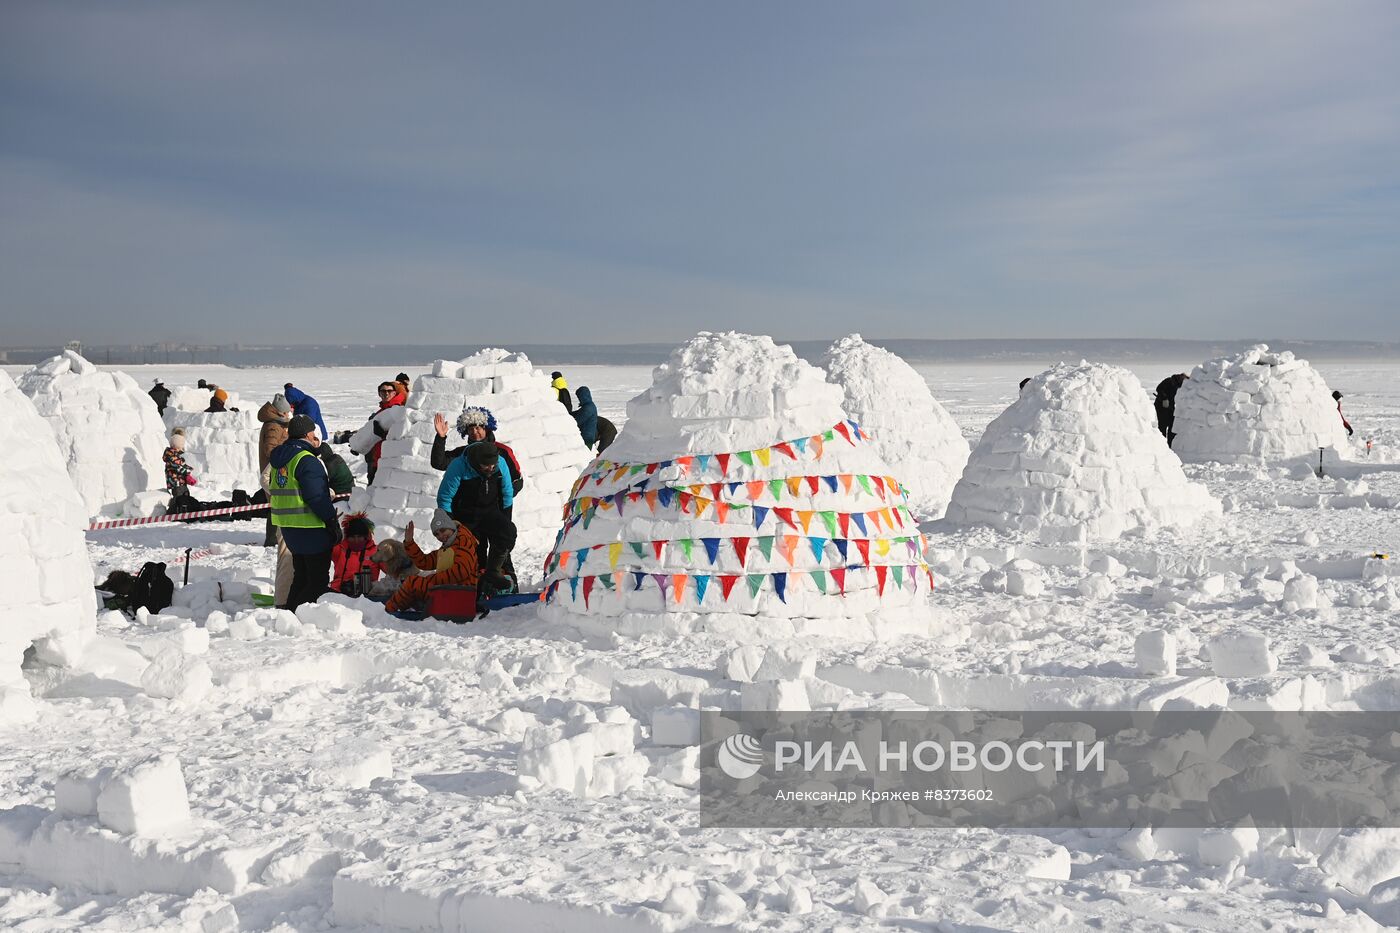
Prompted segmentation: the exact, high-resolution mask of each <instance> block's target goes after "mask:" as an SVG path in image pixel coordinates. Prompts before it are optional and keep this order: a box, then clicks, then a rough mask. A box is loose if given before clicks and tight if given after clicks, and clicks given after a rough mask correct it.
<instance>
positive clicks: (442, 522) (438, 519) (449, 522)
mask: <svg viewBox="0 0 1400 933" xmlns="http://www.w3.org/2000/svg"><path fill="white" fill-rule="evenodd" d="M428 527H429V528H431V529H432V531H433V534H437V533H438V532H439V531H456V530H457V522H456V520H455V519H453V518H452V516H451V515H448V514H447V513H446V512H444V511H443V510H442V509H433V520H432V521H431V522H430V523H429V524H428Z"/></svg>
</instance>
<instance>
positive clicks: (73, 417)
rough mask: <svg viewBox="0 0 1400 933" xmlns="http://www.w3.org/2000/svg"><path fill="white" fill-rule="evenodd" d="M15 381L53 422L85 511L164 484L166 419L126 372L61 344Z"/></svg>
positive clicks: (118, 503)
mask: <svg viewBox="0 0 1400 933" xmlns="http://www.w3.org/2000/svg"><path fill="white" fill-rule="evenodd" d="M19 388H20V391H22V392H23V393H24V394H25V395H27V396H29V398H30V399H31V400H32V401H33V402H34V407H35V408H36V409H38V411H39V414H40V415H42V416H43V417H44V418H45V420H47V421H48V423H49V426H50V427H51V428H52V429H53V434H54V436H55V437H57V439H58V449H59V453H60V454H61V455H62V458H63V461H64V462H65V464H66V465H67V468H68V475H69V476H70V477H72V480H73V485H74V486H76V487H77V489H78V495H79V496H81V497H82V499H83V502H84V503H85V504H86V507H87V512H88V514H89V515H97V514H99V513H101V512H103V511H104V510H106V511H109V512H115V511H117V510H118V509H119V507H120V506H121V505H122V503H124V502H126V500H127V499H129V498H130V497H131V496H132V495H133V494H134V493H139V492H145V491H147V490H151V489H160V488H162V487H163V486H164V483H165V480H164V476H163V473H162V467H161V453H162V452H163V451H164V450H165V443H166V442H165V426H164V425H163V424H161V420H160V416H159V415H158V414H157V413H156V405H155V402H153V401H152V400H151V397H150V396H149V395H147V394H146V392H145V391H144V390H142V389H141V387H140V386H138V385H137V384H136V381H135V380H134V379H132V378H131V377H130V376H128V375H127V374H126V373H122V372H101V371H99V370H98V368H97V367H96V366H94V365H93V364H91V363H89V362H88V361H87V360H85V359H83V358H82V357H81V356H79V355H78V354H77V353H74V352H73V351H72V350H65V351H64V352H63V353H62V354H61V355H59V356H55V357H52V358H51V359H48V360H45V361H44V362H43V363H40V364H39V365H38V366H35V367H34V368H33V369H31V370H29V372H27V373H25V374H24V375H23V376H21V377H20V380H19Z"/></svg>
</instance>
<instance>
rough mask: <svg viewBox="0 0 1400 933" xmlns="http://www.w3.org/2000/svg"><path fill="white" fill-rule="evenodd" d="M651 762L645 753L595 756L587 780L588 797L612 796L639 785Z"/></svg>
mask: <svg viewBox="0 0 1400 933" xmlns="http://www.w3.org/2000/svg"><path fill="white" fill-rule="evenodd" d="M650 767H651V762H649V761H648V760H647V757H646V756H645V755H636V754H626V755H612V756H608V757H603V758H595V759H594V761H593V776H592V778H590V779H589V782H588V796H589V797H612V796H614V795H615V794H621V793H623V792H624V791H629V790H632V789H633V788H635V787H639V786H641V784H642V781H643V780H645V779H646V776H647V770H648V769H649V768H650Z"/></svg>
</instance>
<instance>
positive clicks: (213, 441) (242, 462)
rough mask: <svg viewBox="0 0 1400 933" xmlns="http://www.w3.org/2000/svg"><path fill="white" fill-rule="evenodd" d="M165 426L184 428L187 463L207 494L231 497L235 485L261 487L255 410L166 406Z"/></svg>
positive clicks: (199, 493) (257, 424)
mask: <svg viewBox="0 0 1400 933" xmlns="http://www.w3.org/2000/svg"><path fill="white" fill-rule="evenodd" d="M164 417H165V426H166V427H167V428H170V429H171V430H173V429H175V428H181V429H183V430H184V432H185V463H187V464H189V467H190V469H191V470H193V471H194V475H195V478H196V479H197V480H198V481H199V486H198V488H197V489H196V490H195V493H196V494H197V495H200V496H204V497H205V498H228V496H229V494H230V493H232V492H233V490H235V489H249V490H255V489H257V488H258V434H259V432H260V430H261V428H262V425H261V424H259V423H258V416H257V413H256V412H252V411H215V412H205V411H203V410H202V409H201V410H200V411H198V412H191V411H183V410H180V409H177V408H175V407H174V406H173V405H172V406H169V407H167V408H166V409H165V416H164Z"/></svg>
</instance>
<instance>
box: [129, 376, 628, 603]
mask: <svg viewBox="0 0 1400 933" xmlns="http://www.w3.org/2000/svg"><path fill="white" fill-rule="evenodd" d="M551 378H552V380H553V386H554V388H555V389H556V390H557V391H558V398H559V401H560V403H561V404H563V405H564V407H565V408H566V409H567V410H568V411H569V413H570V414H571V415H572V416H573V418H574V420H575V422H576V423H577V424H578V427H579V434H580V437H581V438H582V440H583V442H584V443H585V444H586V445H587V446H589V447H590V448H596V449H597V450H599V451H601V450H604V449H606V448H607V447H608V445H610V444H611V443H612V442H613V440H614V438H615V437H616V436H617V428H616V427H615V426H614V425H613V423H612V422H611V421H609V420H608V419H607V418H604V417H601V416H600V415H599V414H598V408H597V406H596V404H594V402H593V398H592V393H591V392H590V390H589V389H588V387H586V386H580V387H579V388H578V390H577V393H576V397H577V400H576V401H575V396H574V395H571V394H570V392H569V388H568V384H567V382H566V381H565V380H564V377H563V375H562V373H559V372H555V373H553V374H552V376H551ZM200 384H201V387H203V388H208V389H209V390H210V391H211V393H212V394H211V397H210V406H209V408H208V409H206V410H207V411H211V412H217V411H227V410H236V409H229V408H227V403H228V398H229V396H228V393H227V392H226V391H225V390H223V389H221V388H219V387H218V386H215V385H212V384H209V383H206V382H204V381H203V380H201V381H200ZM150 394H151V398H152V399H153V400H154V401H155V403H156V405H157V407H158V408H159V409H160V410H161V411H162V413H163V412H164V409H165V408H166V407H167V406H168V405H169V403H170V397H171V393H170V390H169V389H167V388H166V387H165V386H164V385H162V384H161V383H160V382H159V381H157V383H156V386H155V388H153V389H152V390H151V393H150ZM377 395H378V407H377V408H376V409H375V411H374V412H373V413H372V416H371V424H372V425H373V426H374V433H375V435H376V436H377V437H378V442H376V443H374V445H373V447H372V448H371V449H369V450H368V451H365V452H364V456H365V460H366V464H367V468H368V469H367V476H368V481H369V482H371V483H372V482H373V481H374V478H375V476H376V474H377V472H378V468H379V461H380V456H381V449H382V445H383V442H384V440H385V439H386V438H387V437H388V430H387V429H386V428H384V427H383V426H382V425H381V423H380V420H379V419H376V418H375V417H374V416H377V415H380V414H382V413H383V412H385V411H386V410H388V409H391V408H394V407H396V406H402V405H405V404H406V403H407V401H408V395H409V379H408V375H407V374H406V373H399V374H398V375H397V376H395V377H394V378H393V379H386V380H385V381H383V382H381V383H380V384H379V385H378V386H377ZM257 417H258V421H259V422H260V423H261V429H260V433H259V437H258V466H259V470H260V477H259V479H260V483H259V485H260V487H261V489H260V491H259V492H258V493H257V495H256V496H255V497H254V498H253V499H252V500H246V497H245V501H251V502H253V503H257V502H259V501H264V502H267V503H269V515H268V518H267V524H266V532H265V536H264V544H265V545H266V546H268V547H276V548H277V553H278V560H277V574H276V578H277V583H276V595H275V597H274V599H275V604H276V605H277V606H279V607H281V608H287V609H293V610H294V609H296V608H297V607H298V606H300V605H303V604H304V603H308V602H314V601H315V600H316V599H318V598H319V597H320V596H321V595H322V594H324V593H325V592H327V591H334V592H341V593H346V594H347V595H353V596H359V595H370V596H380V597H387V598H388V608H389V610H390V611H391V612H398V611H403V610H409V609H415V608H421V607H423V606H424V604H425V603H426V602H427V601H428V599H429V596H430V594H431V593H432V591H434V590H436V589H438V588H441V587H457V588H460V587H471V588H475V589H476V590H477V591H478V592H479V593H480V594H481V595H482V596H489V595H492V594H497V593H509V592H513V591H514V590H515V589H516V587H517V583H516V574H515V568H514V566H513V564H512V561H511V552H512V550H513V549H514V547H515V542H516V526H515V523H514V519H513V506H514V501H515V497H516V496H518V495H519V493H520V491H521V490H522V489H523V488H524V485H525V476H524V474H523V472H522V470H521V467H520V461H519V458H518V457H517V456H516V455H515V452H514V451H513V450H512V449H511V447H510V446H509V445H508V444H505V443H503V442H502V441H500V440H499V439H498V438H497V437H496V431H497V429H498V427H499V426H498V424H497V422H496V418H495V415H494V414H493V413H492V412H491V411H490V410H489V409H487V408H484V407H480V406H468V407H466V408H465V409H464V410H463V411H462V412H461V413H460V414H459V415H458V416H457V419H456V423H455V425H453V424H451V423H449V421H448V420H447V418H446V417H445V416H444V415H442V414H441V413H439V414H437V415H436V416H435V417H434V429H435V435H436V436H435V438H434V441H433V445H432V450H431V454H430V462H431V464H432V466H433V468H434V469H436V470H438V471H440V472H442V474H443V476H442V479H441V482H440V483H439V486H438V491H437V496H436V506H437V508H436V509H435V511H434V513H433V517H432V521H431V523H430V528H429V530H430V532H431V533H432V535H433V537H434V538H435V539H436V540H437V543H438V545H439V546H438V547H437V548H436V549H435V550H433V551H431V552H425V551H424V550H422V549H421V548H420V547H419V545H418V544H417V542H416V541H415V540H414V533H415V529H414V527H413V524H412V523H411V522H410V523H409V524H408V526H407V527H406V528H405V531H404V537H403V540H402V541H396V540H393V539H386V540H383V541H376V540H375V533H374V531H375V528H374V523H373V522H372V521H371V520H370V519H369V518H368V516H367V515H365V514H364V513H353V514H348V515H344V516H341V515H339V514H338V513H337V511H336V509H335V505H334V501H335V497H336V496H337V495H342V494H344V493H348V492H349V491H350V490H351V489H352V488H353V487H354V477H353V474H352V473H351V470H350V467H349V465H348V464H347V463H346V462H345V460H344V458H342V457H341V456H339V455H338V454H336V453H335V452H334V451H333V450H332V449H331V445H330V443H328V440H327V439H328V437H329V432H328V431H327V429H326V424H325V421H324V419H323V417H322V415H321V408H320V405H319V403H318V402H317V401H316V399H315V398H314V397H312V396H311V395H309V394H307V393H306V392H304V391H303V390H301V389H299V388H298V387H296V386H295V385H293V384H292V383H290V382H289V383H286V384H285V385H284V386H283V390H282V391H281V392H279V393H277V394H275V395H274V396H273V397H272V398H271V399H270V400H269V401H267V402H265V403H264V404H263V405H262V406H261V407H260V408H259V409H258V413H257ZM453 427H455V429H456V431H457V434H458V435H459V436H460V437H461V438H462V440H463V441H464V443H463V444H461V445H460V446H456V447H453V448H450V449H449V448H448V446H447V439H448V434H449V433H450V431H451V430H452V428H453ZM347 433H348V432H347ZM164 461H165V480H166V488H167V490H168V491H169V492H170V494H171V497H172V509H173V510H178V511H192V510H193V508H197V507H199V506H200V504H199V503H197V502H196V501H195V500H194V499H193V497H192V495H191V494H190V488H191V487H193V486H195V485H196V483H197V482H198V480H197V477H195V475H194V472H193V470H192V469H191V468H190V467H189V465H188V463H187V462H186V460H185V436H184V431H183V430H182V429H180V428H176V429H174V431H173V432H172V433H171V437H170V445H169V447H167V449H166V451H165V458H164ZM177 500H178V501H177ZM191 503H193V507H192V505H191Z"/></svg>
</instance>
